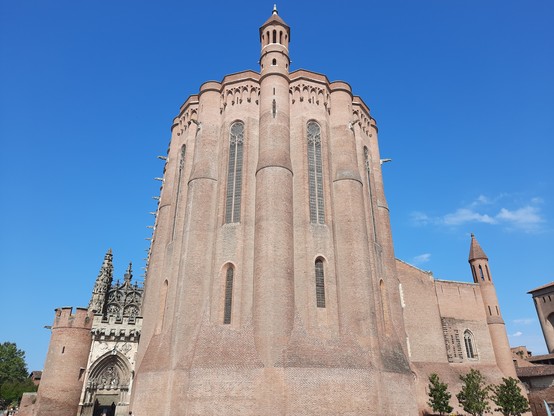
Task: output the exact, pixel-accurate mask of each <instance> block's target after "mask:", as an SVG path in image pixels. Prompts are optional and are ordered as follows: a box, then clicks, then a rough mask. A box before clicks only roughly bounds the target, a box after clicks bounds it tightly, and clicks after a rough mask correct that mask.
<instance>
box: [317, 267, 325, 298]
mask: <svg viewBox="0 0 554 416" xmlns="http://www.w3.org/2000/svg"><path fill="white" fill-rule="evenodd" d="M315 299H316V302H317V307H318V308H324V307H325V275H324V272H323V261H322V260H321V259H317V260H316V261H315Z"/></svg>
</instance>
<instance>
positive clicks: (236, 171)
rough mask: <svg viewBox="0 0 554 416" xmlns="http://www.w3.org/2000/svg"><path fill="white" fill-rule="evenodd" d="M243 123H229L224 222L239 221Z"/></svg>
mask: <svg viewBox="0 0 554 416" xmlns="http://www.w3.org/2000/svg"><path fill="white" fill-rule="evenodd" d="M243 142H244V124H243V123H242V122H241V121H237V122H235V123H233V124H232V125H231V131H230V135H229V166H228V169H227V195H226V198H225V223H227V224H228V223H233V222H240V202H241V189H242V145H243Z"/></svg>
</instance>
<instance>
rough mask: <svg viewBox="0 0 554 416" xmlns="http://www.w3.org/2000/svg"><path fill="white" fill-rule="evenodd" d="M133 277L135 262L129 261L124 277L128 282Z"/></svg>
mask: <svg viewBox="0 0 554 416" xmlns="http://www.w3.org/2000/svg"><path fill="white" fill-rule="evenodd" d="M132 278H133V263H132V262H129V267H127V271H126V272H125V275H124V279H125V281H126V282H130V281H131V279H132Z"/></svg>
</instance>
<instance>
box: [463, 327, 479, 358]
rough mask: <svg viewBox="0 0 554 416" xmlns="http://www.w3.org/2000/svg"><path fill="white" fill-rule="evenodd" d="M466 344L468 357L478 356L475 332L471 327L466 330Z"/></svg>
mask: <svg viewBox="0 0 554 416" xmlns="http://www.w3.org/2000/svg"><path fill="white" fill-rule="evenodd" d="M464 344H465V347H466V355H467V358H477V351H476V349H475V341H474V340H473V334H472V333H471V331H470V330H469V329H466V330H465V331H464Z"/></svg>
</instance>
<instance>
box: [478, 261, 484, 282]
mask: <svg viewBox="0 0 554 416" xmlns="http://www.w3.org/2000/svg"><path fill="white" fill-rule="evenodd" d="M479 277H481V280H485V275H484V274H483V268H482V267H481V265H479Z"/></svg>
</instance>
